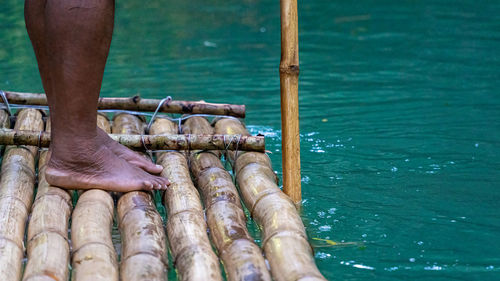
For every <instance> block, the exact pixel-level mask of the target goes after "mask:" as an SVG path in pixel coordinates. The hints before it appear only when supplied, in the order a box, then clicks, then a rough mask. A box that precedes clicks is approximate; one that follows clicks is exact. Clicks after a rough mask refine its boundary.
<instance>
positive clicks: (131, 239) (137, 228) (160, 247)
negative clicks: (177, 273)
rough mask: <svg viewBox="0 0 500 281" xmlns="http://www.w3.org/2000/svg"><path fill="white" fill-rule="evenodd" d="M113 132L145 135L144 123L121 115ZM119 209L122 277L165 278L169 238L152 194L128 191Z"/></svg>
mask: <svg viewBox="0 0 500 281" xmlns="http://www.w3.org/2000/svg"><path fill="white" fill-rule="evenodd" d="M113 132H120V133H122V134H143V133H144V123H143V122H142V121H141V120H140V119H139V118H138V117H136V116H134V115H130V114H118V115H115V117H114V118H113ZM117 210H118V221H119V228H120V233H121V237H122V252H121V253H122V255H121V264H120V276H121V280H123V281H127V280H131V281H132V280H149V281H154V280H166V279H167V275H166V272H167V265H168V260H167V259H168V257H167V248H166V240H167V239H166V237H165V231H164V230H163V222H162V220H161V216H160V214H159V213H158V211H157V210H156V207H155V204H154V201H153V198H152V197H151V194H150V193H148V192H143V191H134V192H128V193H126V194H124V195H122V196H121V197H120V199H119V200H118V207H117Z"/></svg>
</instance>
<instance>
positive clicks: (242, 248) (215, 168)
mask: <svg viewBox="0 0 500 281" xmlns="http://www.w3.org/2000/svg"><path fill="white" fill-rule="evenodd" d="M213 130H214V129H213V127H212V126H210V124H209V123H208V121H207V120H206V119H205V118H203V117H191V118H189V119H188V120H187V121H186V122H185V123H184V126H183V132H185V133H188V134H213ZM189 163H190V168H191V173H192V174H193V176H194V178H195V181H196V184H197V187H198V190H199V191H200V192H201V194H202V195H203V199H204V203H205V204H204V205H205V210H206V217H207V223H208V227H209V229H210V236H211V238H212V241H213V243H214V244H215V247H216V249H217V251H218V253H219V255H220V257H221V259H222V262H223V264H224V268H225V271H226V277H227V280H229V281H244V280H269V281H270V280H271V276H270V274H269V271H268V269H267V267H266V263H265V261H264V257H263V256H262V252H261V250H260V248H259V246H257V245H256V244H255V243H254V241H253V239H252V237H251V236H250V234H249V233H248V230H247V227H246V217H245V213H244V211H243V207H242V206H241V203H240V197H239V195H238V191H237V190H236V186H234V184H233V181H232V177H231V175H230V174H229V173H228V172H227V171H226V170H225V169H224V167H223V166H222V163H221V161H220V159H219V153H218V151H207V152H193V153H191V155H190V161H189Z"/></svg>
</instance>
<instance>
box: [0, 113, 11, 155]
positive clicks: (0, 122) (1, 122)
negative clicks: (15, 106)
mask: <svg viewBox="0 0 500 281" xmlns="http://www.w3.org/2000/svg"><path fill="white" fill-rule="evenodd" d="M0 128H2V129H10V118H9V114H8V113H7V111H5V110H0ZM3 147H4V146H3V145H0V153H1V152H2V151H3Z"/></svg>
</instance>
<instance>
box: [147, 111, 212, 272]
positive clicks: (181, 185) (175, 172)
mask: <svg viewBox="0 0 500 281" xmlns="http://www.w3.org/2000/svg"><path fill="white" fill-rule="evenodd" d="M151 133H154V134H163V133H169V134H175V133H177V124H175V123H173V122H171V121H169V120H166V119H157V120H156V121H155V122H154V123H153V125H152V126H151ZM157 164H160V165H162V166H163V167H164V169H163V172H162V176H164V177H166V178H168V180H169V181H170V186H169V188H168V189H167V190H166V192H165V195H164V204H165V207H166V208H167V214H168V220H167V236H168V240H169V241H170V248H171V251H172V256H173V258H174V264H175V266H176V268H177V272H178V276H179V280H183V281H188V280H189V281H198V280H199V281H205V280H216V281H218V280H222V276H221V272H220V267H219V260H218V258H217V256H216V255H215V253H214V252H213V250H212V246H211V245H210V241H209V239H208V235H207V225H206V222H205V220H204V215H203V207H202V205H201V202H200V197H199V194H198V192H197V190H196V188H195V187H194V185H193V182H192V181H191V175H190V174H189V168H188V164H187V160H186V157H185V156H184V154H182V153H181V152H175V151H174V152H163V153H158V154H157Z"/></svg>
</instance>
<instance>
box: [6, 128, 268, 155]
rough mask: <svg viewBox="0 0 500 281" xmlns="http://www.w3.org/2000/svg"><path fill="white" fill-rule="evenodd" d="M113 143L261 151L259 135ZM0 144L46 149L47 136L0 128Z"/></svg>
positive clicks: (124, 138) (123, 138)
mask: <svg viewBox="0 0 500 281" xmlns="http://www.w3.org/2000/svg"><path fill="white" fill-rule="evenodd" d="M109 136H110V137H111V138H112V139H114V140H115V141H117V142H119V143H121V144H123V145H125V146H127V147H129V148H132V149H137V150H141V149H142V150H144V149H145V147H147V148H148V149H153V150H241V151H265V139H264V137H262V136H241V137H239V136H235V135H174V134H158V135H121V134H110V135H109ZM0 144H4V145H33V146H40V147H49V145H50V134H49V133H46V132H34V131H18V130H10V129H0Z"/></svg>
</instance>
